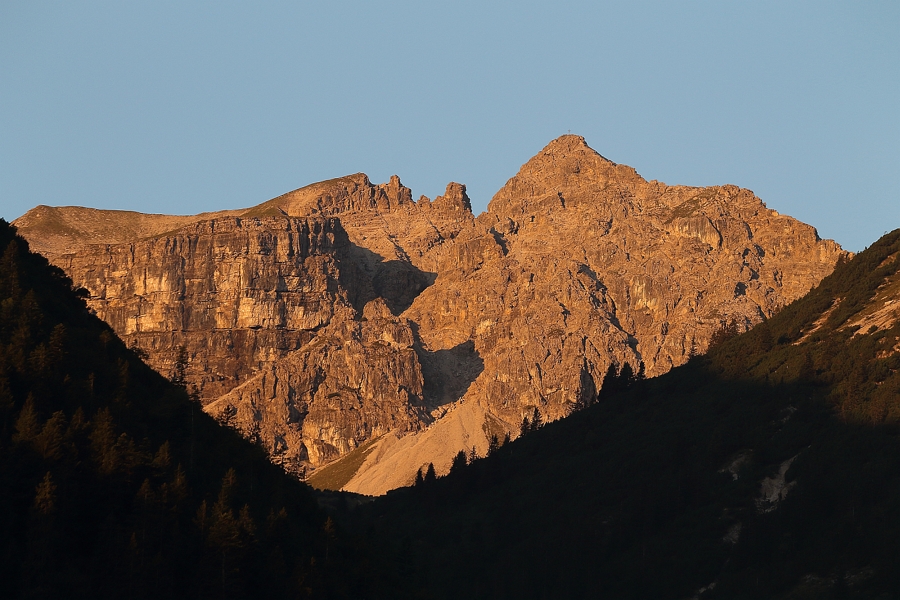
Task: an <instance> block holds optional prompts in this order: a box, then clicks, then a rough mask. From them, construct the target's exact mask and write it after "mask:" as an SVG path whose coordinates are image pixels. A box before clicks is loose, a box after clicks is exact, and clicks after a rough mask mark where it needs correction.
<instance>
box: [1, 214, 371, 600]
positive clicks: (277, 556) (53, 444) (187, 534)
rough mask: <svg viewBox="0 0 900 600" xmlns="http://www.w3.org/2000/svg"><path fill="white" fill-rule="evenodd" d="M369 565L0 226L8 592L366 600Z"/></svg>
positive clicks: (305, 497)
mask: <svg viewBox="0 0 900 600" xmlns="http://www.w3.org/2000/svg"><path fill="white" fill-rule="evenodd" d="M176 383H177V382H176ZM365 564H366V563H365V561H364V560H363V557H362V555H360V554H359V553H358V550H357V549H355V546H354V545H353V544H351V543H349V542H348V541H347V540H346V539H345V538H344V536H343V535H342V534H341V533H340V532H338V530H337V529H336V527H335V525H334V523H333V522H332V521H330V520H329V519H328V518H327V517H326V516H325V515H324V513H322V512H320V511H319V509H318V507H317V506H316V503H315V500H314V498H313V495H312V493H311V490H310V489H309V488H307V487H306V486H305V485H303V484H301V483H299V482H297V481H296V480H294V479H293V478H291V477H289V476H287V475H286V474H285V473H284V472H283V471H281V469H279V468H278V467H276V466H274V465H272V464H271V463H270V462H269V461H268V460H267V458H266V456H265V454H264V452H263V451H262V450H261V449H259V448H258V447H256V446H253V445H251V444H250V443H249V442H247V441H245V440H243V439H241V438H240V437H239V435H238V434H237V433H235V432H233V431H232V430H229V429H227V428H225V427H220V426H219V425H218V424H217V423H216V422H215V421H214V420H213V419H212V418H211V417H209V416H207V415H206V414H205V413H204V412H203V411H202V410H201V409H200V406H199V404H198V403H196V402H194V401H192V400H190V399H189V397H188V394H187V392H186V391H185V389H184V387H183V386H178V385H174V384H172V383H170V382H169V381H167V380H165V379H164V378H162V377H161V376H160V375H158V374H157V373H156V372H154V371H152V370H151V369H150V368H149V367H147V366H146V365H144V364H143V363H142V362H141V360H140V358H139V356H138V355H137V354H136V353H135V352H134V351H132V350H129V349H127V348H126V347H125V346H124V345H123V343H122V342H121V341H120V340H119V338H117V337H116V335H115V334H114V333H113V332H112V330H111V329H110V328H109V326H107V325H106V324H105V323H103V322H102V321H100V320H99V319H97V318H96V317H94V316H92V315H91V314H90V313H89V311H88V310H87V308H86V305H85V302H84V300H83V299H82V298H81V297H79V291H73V290H72V287H71V281H70V280H69V279H68V278H67V277H66V276H65V275H64V274H63V272H62V271H61V270H59V269H57V268H55V267H51V266H50V265H49V264H48V263H47V261H46V260H45V259H44V258H43V257H41V256H40V255H37V254H32V253H30V252H29V251H28V245H27V243H26V242H25V241H24V240H23V239H22V238H20V237H18V236H16V235H15V228H14V227H12V226H10V225H9V224H7V223H6V222H5V221H3V220H0V596H2V597H4V598H206V597H209V598H239V597H272V598H298V597H361V596H372V595H374V594H375V587H374V586H375V584H374V583H373V582H372V579H371V575H372V574H371V573H368V572H364V571H363V566H364V565H365Z"/></svg>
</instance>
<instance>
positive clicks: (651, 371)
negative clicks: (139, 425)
mask: <svg viewBox="0 0 900 600" xmlns="http://www.w3.org/2000/svg"><path fill="white" fill-rule="evenodd" d="M15 225H17V227H18V228H19V232H20V233H21V234H22V235H23V236H25V237H26V238H27V239H28V240H29V243H30V244H31V246H32V248H33V249H35V250H38V251H40V252H42V253H44V254H45V255H46V256H47V257H48V258H49V259H50V260H51V262H53V263H54V264H56V265H57V266H59V267H61V268H62V269H63V270H65V272H66V273H67V274H68V275H69V276H70V277H71V278H72V279H73V281H74V282H75V284H76V285H77V286H82V287H84V288H86V289H87V290H88V292H89V295H90V298H89V305H90V306H91V308H92V309H93V310H94V311H95V312H96V313H97V315H98V316H100V317H101V318H102V319H104V320H106V321H107V322H108V323H109V324H110V325H111V326H112V327H113V329H114V330H115V331H116V332H117V333H118V334H119V336H120V337H122V338H123V340H125V341H126V342H127V343H128V344H129V345H131V346H134V347H137V348H138V349H140V350H141V351H142V352H144V353H146V356H147V361H148V363H149V364H150V365H151V366H153V367H154V368H156V369H157V370H159V371H160V372H161V373H163V374H170V373H172V372H173V371H174V370H175V367H176V362H177V359H178V356H179V354H184V353H181V352H180V348H181V347H183V348H184V349H185V352H186V355H187V359H188V363H187V370H186V379H187V382H188V385H189V387H191V388H193V389H196V391H197V393H198V394H199V397H200V400H201V402H202V403H203V405H204V406H205V409H206V410H207V411H208V412H210V413H212V414H214V415H216V416H218V417H219V418H220V420H221V421H223V422H226V423H228V424H229V425H231V426H233V427H235V428H237V429H239V430H240V431H242V432H243V433H244V435H246V436H248V437H251V438H252V439H254V440H256V441H257V442H258V443H260V444H262V445H263V446H264V447H265V448H266V449H267V450H268V451H269V453H270V455H272V456H273V458H274V459H275V460H276V461H278V462H279V463H280V464H283V465H284V466H285V468H286V469H288V470H289V471H292V472H295V473H298V474H301V473H307V474H309V473H310V472H313V477H314V478H315V477H316V474H315V472H316V471H318V472H319V473H323V472H325V471H326V470H330V471H331V472H332V475H333V476H332V477H330V478H329V481H330V483H329V485H330V486H331V487H342V488H343V489H347V490H351V491H356V492H361V493H367V494H382V493H384V492H386V491H387V490H389V489H392V488H395V487H399V486H403V485H408V484H409V483H411V482H412V480H413V478H414V477H415V475H416V472H417V471H418V470H419V469H420V468H422V467H423V466H425V465H427V464H428V463H434V466H435V467H436V469H437V471H438V473H439V474H440V473H442V472H445V471H446V470H447V469H448V468H449V465H450V462H451V458H452V457H453V455H455V454H456V453H457V452H458V451H459V450H467V451H471V450H472V448H473V447H474V448H475V452H476V453H478V454H481V455H483V454H484V453H485V452H486V450H487V446H488V442H489V439H490V437H491V436H494V435H496V436H498V437H501V438H502V436H503V435H504V434H506V433H512V436H513V437H515V436H516V435H517V433H518V430H519V426H520V424H521V422H522V420H523V418H524V417H526V416H531V415H533V414H534V411H535V409H538V411H539V412H540V414H541V415H542V417H543V418H544V419H545V420H555V419H558V418H561V417H564V416H566V415H568V414H570V413H571V412H573V411H576V410H578V409H580V408H582V407H585V406H587V405H589V404H591V403H592V402H593V401H594V399H595V398H596V396H597V392H598V390H599V388H600V386H601V385H602V381H603V376H604V374H605V373H606V372H607V371H608V370H609V368H610V366H613V367H614V368H616V369H621V367H622V366H623V365H624V364H628V365H630V366H631V368H632V369H633V370H634V371H640V370H641V369H643V371H644V372H645V373H646V374H647V375H648V376H654V375H659V374H662V373H665V372H667V371H668V370H670V369H671V368H673V367H674V366H677V365H680V364H683V363H685V362H686V361H687V360H688V359H689V358H690V357H691V356H692V355H694V354H698V353H703V352H705V351H706V349H707V348H708V346H709V343H710V340H711V339H712V338H713V336H714V335H715V334H716V332H717V331H719V330H721V329H722V328H723V327H724V326H727V325H730V326H733V328H736V329H737V330H738V331H743V330H746V329H749V328H750V327H752V326H753V325H754V324H756V323H759V322H760V321H763V320H765V319H767V318H769V317H770V316H772V315H773V314H774V313H776V312H777V311H778V310H779V309H781V308H782V307H784V306H785V305H786V304H788V303H790V302H792V301H793V300H795V299H797V298H799V297H800V296H802V295H803V294H805V293H806V292H808V291H809V290H810V289H811V288H813V287H814V286H816V285H817V284H818V282H819V281H821V280H822V278H824V277H825V276H826V275H828V274H829V273H831V271H832V270H833V269H834V267H835V265H836V263H837V262H838V260H839V259H840V258H841V257H843V256H845V255H846V254H847V253H846V252H844V251H843V250H842V249H841V248H840V247H839V246H838V245H837V244H836V243H834V242H833V241H831V240H821V239H819V237H818V235H817V233H816V230H815V229H814V228H813V227H811V226H809V225H806V224H803V223H800V222H799V221H797V220H795V219H793V218H791V217H788V216H784V215H780V214H779V213H778V212H776V211H774V210H771V209H768V208H767V207H766V206H765V204H763V203H762V201H760V199H759V198H757V197H756V196H755V195H754V194H753V193H752V192H750V191H749V190H745V189H741V188H738V187H735V186H731V185H725V186H714V187H706V188H698V187H688V186H668V185H665V184H663V183H660V182H658V181H646V180H645V179H643V178H642V177H641V176H640V175H639V174H638V173H637V172H636V171H635V170H634V169H632V168H631V167H627V166H625V165H618V164H616V163H613V162H611V161H609V160H607V159H606V158H604V157H602V156H600V155H599V154H598V153H597V152H595V151H594V150H593V149H591V148H590V147H589V146H588V145H587V144H586V143H585V141H584V139H583V138H581V137H579V136H575V135H566V136H562V137H560V138H558V139H556V140H554V141H552V142H551V143H550V144H549V145H548V146H547V147H546V148H544V149H543V150H542V151H541V152H540V153H539V154H537V155H536V156H535V157H534V158H532V159H531V160H529V161H528V162H527V163H526V164H525V165H524V166H523V167H522V168H521V169H520V171H519V173H518V174H516V175H515V176H514V177H513V178H512V179H510V180H509V181H508V182H507V183H506V185H505V186H504V187H503V188H502V189H501V190H500V191H499V192H497V194H496V195H495V196H494V197H493V199H492V200H491V202H490V204H489V205H488V210H487V211H486V212H484V213H482V214H480V215H478V216H477V217H476V216H475V215H474V214H473V213H472V209H471V203H470V201H469V198H468V196H467V195H466V189H465V186H463V185H461V184H458V183H451V184H449V185H448V186H447V190H446V192H445V194H444V195H443V196H439V197H437V198H435V199H434V200H430V199H428V198H426V197H424V196H423V197H421V198H419V199H418V200H413V196H412V193H411V191H410V190H409V189H408V188H406V187H405V186H403V185H402V183H401V182H400V179H399V178H398V177H396V176H395V177H392V178H391V180H390V181H389V182H388V183H385V184H373V183H371V182H370V181H369V179H368V177H367V176H365V175H363V174H357V175H350V176H347V177H342V178H338V179H333V180H329V181H324V182H321V183H316V184H313V185H310V186H307V187H304V188H300V189H298V190H295V191H293V192H290V193H287V194H284V195H282V196H279V197H278V198H274V199H272V200H269V201H267V202H264V203H263V204H260V205H257V206H255V207H252V208H249V209H242V210H229V211H223V212H219V213H206V214H201V215H196V216H193V217H173V216H166V215H146V214H139V213H133V212H125V211H101V210H92V209H85V208H77V207H58V208H52V207H46V206H39V207H37V208H35V209H33V210H31V211H30V212H28V213H27V214H25V215H24V216H22V217H21V218H20V219H18V220H17V221H16V222H15ZM336 461H337V462H336ZM330 463H335V464H330ZM326 465H327V466H326ZM323 467H324V468H323Z"/></svg>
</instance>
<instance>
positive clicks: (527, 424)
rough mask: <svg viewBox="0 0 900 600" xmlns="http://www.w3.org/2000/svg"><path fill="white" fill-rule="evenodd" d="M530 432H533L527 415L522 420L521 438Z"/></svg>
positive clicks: (520, 427)
mask: <svg viewBox="0 0 900 600" xmlns="http://www.w3.org/2000/svg"><path fill="white" fill-rule="evenodd" d="M529 431H531V421H529V420H528V416H527V415H526V416H525V417H524V418H523V419H522V424H521V425H520V426H519V437H522V436H524V435H525V434H527V433H528V432H529Z"/></svg>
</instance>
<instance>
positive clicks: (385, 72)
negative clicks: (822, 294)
mask: <svg viewBox="0 0 900 600" xmlns="http://www.w3.org/2000/svg"><path fill="white" fill-rule="evenodd" d="M898 32H900V2H897V1H896V0H884V1H870V2H845V1H844V2H831V1H827V0H818V1H814V2H813V1H790V0H778V1H769V0H754V1H753V2H737V1H725V0H716V1H707V2H702V1H693V0H681V1H678V2H675V1H670V2H661V1H642V0H631V1H629V2H621V1H616V2H603V1H596V0H595V1H591V2H575V1H572V2H567V1H565V0H557V1H556V2H554V3H550V2H546V1H545V2H531V1H527V0H525V1H519V2H509V1H496V2H484V1H481V2H474V1H469V0H455V1H453V2H442V1H433V2H421V1H416V2H413V1H409V2H400V1H398V2H377V1H370V2H341V1H338V0H332V1H331V2H328V3H325V2H305V1H296V2H265V1H260V2H254V3H247V2H229V1H226V0H217V1H215V2H189V1H186V0H179V1H177V2H169V1H167V0H154V1H153V2H136V1H135V2H121V1H118V0H117V1H115V2H94V1H91V0H85V1H82V2H77V3H76V2H45V1H42V0H27V1H26V0H0V217H3V218H6V219H7V220H12V219H15V218H16V217H18V216H20V215H21V214H23V213H24V212H26V211H27V210H28V209H30V208H32V207H34V206H36V205H38V204H48V205H53V206H67V205H78V206H91V207H96V208H110V209H127V210H137V211H141V212H155V213H169V214H194V213H199V212H204V211H211V210H221V209H226V208H239V207H245V206H252V205H255V204H258V203H260V202H263V201H265V200H267V199H269V198H272V197H274V196H277V195H279V194H282V193H284V192H286V191H289V190H292V189H295V188H298V187H301V186H303V185H306V184H309V183H313V182H316V181H321V180H324V179H329V178H332V177H337V176H341V175H346V174H350V173H356V172H360V171H361V172H364V173H366V174H368V175H369V177H370V179H371V180H372V181H373V182H376V183H377V182H383V181H387V180H388V178H389V177H390V176H391V175H392V174H398V175H399V176H400V178H401V180H402V181H403V183H404V184H405V185H407V186H409V187H411V188H412V190H413V195H414V197H418V196H419V195H420V194H424V195H427V196H429V197H431V198H433V197H434V196H436V195H439V194H441V193H442V192H443V190H444V188H445V186H446V184H447V183H448V182H450V181H457V182H460V183H464V184H466V186H467V188H468V192H469V196H470V198H471V199H472V203H473V207H474V209H475V212H476V213H478V212H480V211H482V210H485V209H486V207H487V203H488V201H489V200H490V198H491V196H492V195H493V194H494V193H495V192H496V191H497V190H499V189H500V187H501V186H503V184H504V183H505V182H506V181H507V180H508V179H509V178H510V177H512V176H513V175H515V174H516V172H517V171H518V169H519V167H520V166H521V165H522V164H523V163H524V162H525V161H526V160H528V158H530V157H531V156H533V155H535V154H537V153H538V152H539V151H540V150H541V148H543V147H544V146H545V145H546V144H547V143H548V142H549V141H550V140H552V139H554V138H555V137H557V136H559V135H562V134H565V133H568V132H571V133H577V134H579V135H582V136H584V137H585V139H586V140H587V142H588V144H589V145H590V146H591V147H592V148H594V149H595V150H597V151H598V152H599V153H600V154H602V155H603V156H605V157H607V158H609V159H610V160H613V161H615V162H618V163H624V164H627V165H630V166H632V167H634V168H635V169H637V171H638V172H639V173H640V174H641V175H642V176H644V177H645V178H647V179H656V180H659V181H663V182H665V183H668V184H683V185H696V186H706V185H718V184H726V183H731V184H735V185H738V186H741V187H744V188H749V189H751V190H753V191H754V192H755V193H756V194H757V195H758V196H759V197H760V198H762V200H763V201H764V202H766V204H767V205H768V206H769V207H770V208H774V209H776V210H778V211H779V212H781V213H784V214H789V215H791V216H794V217H797V218H798V219H800V220H802V221H804V222H807V223H810V224H811V225H813V226H815V227H816V228H817V229H818V231H819V234H820V235H821V236H822V237H824V238H832V239H836V240H837V241H838V242H839V243H840V244H841V245H843V246H844V247H845V248H847V249H848V250H853V251H858V250H861V249H863V248H864V247H866V246H868V245H870V244H871V243H872V242H874V241H875V240H876V239H877V238H878V237H880V236H881V235H882V234H884V233H885V232H886V231H889V230H892V229H895V228H897V227H900V195H898V193H897V189H896V184H895V180H896V178H897V176H898V175H900V34H898Z"/></svg>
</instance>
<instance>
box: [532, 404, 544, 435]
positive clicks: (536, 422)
mask: <svg viewBox="0 0 900 600" xmlns="http://www.w3.org/2000/svg"><path fill="white" fill-rule="evenodd" d="M543 426H544V419H543V418H542V417H541V411H540V410H538V407H537V406H535V407H534V413H532V415H531V425H530V427H529V428H528V431H537V430H538V429H540V428H541V427H543Z"/></svg>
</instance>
